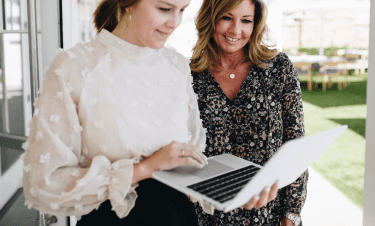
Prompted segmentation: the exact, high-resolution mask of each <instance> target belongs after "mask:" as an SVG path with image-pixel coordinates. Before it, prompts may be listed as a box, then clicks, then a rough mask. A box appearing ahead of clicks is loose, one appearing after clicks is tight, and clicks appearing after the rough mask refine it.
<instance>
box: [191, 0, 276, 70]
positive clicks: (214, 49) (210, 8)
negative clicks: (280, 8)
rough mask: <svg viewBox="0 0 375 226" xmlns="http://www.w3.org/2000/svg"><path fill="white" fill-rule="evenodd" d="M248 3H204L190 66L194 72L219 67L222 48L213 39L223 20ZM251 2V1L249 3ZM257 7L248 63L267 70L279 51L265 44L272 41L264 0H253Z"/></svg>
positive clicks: (224, 0) (220, 0)
mask: <svg viewBox="0 0 375 226" xmlns="http://www.w3.org/2000/svg"><path fill="white" fill-rule="evenodd" d="M243 1H244V0H204V1H203V4H202V6H201V8H200V10H199V12H198V15H197V18H196V20H195V26H196V28H197V30H198V41H197V43H196V44H195V46H194V48H193V56H192V61H191V64H190V67H191V70H192V71H194V72H198V73H199V72H202V71H203V70H205V69H209V70H211V69H213V68H215V67H216V66H217V65H218V64H219V60H220V54H221V48H220V47H219V46H218V45H217V44H216V42H215V40H214V38H213V36H214V34H215V30H216V29H215V28H216V24H217V23H218V22H219V20H220V19H221V18H222V17H223V16H225V15H226V14H227V13H229V12H230V11H231V10H232V9H234V8H236V7H237V6H238V5H239V4H241V3H242V2H243ZM246 1H247V0H246ZM249 1H251V2H253V3H254V5H255V15H254V28H253V32H252V34H251V37H250V39H249V42H248V43H247V44H246V45H245V46H244V48H243V50H244V61H251V62H253V63H254V64H257V65H258V66H260V67H262V68H267V65H266V64H265V63H264V62H265V61H267V60H269V59H271V58H273V57H274V56H275V55H276V54H277V50H271V49H269V47H272V45H267V44H265V43H264V40H269V39H268V35H267V34H268V27H267V24H266V19H267V6H266V5H265V4H264V2H263V1H262V0H249Z"/></svg>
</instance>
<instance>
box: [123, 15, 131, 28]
mask: <svg viewBox="0 0 375 226" xmlns="http://www.w3.org/2000/svg"><path fill="white" fill-rule="evenodd" d="M125 16H126V27H129V24H130V21H131V20H132V15H131V14H130V12H128V13H126V14H125Z"/></svg>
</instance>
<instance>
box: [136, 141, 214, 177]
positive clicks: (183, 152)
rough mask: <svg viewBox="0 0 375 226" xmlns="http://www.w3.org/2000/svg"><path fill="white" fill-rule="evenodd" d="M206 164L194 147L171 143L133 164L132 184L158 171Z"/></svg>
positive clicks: (205, 160) (198, 166) (204, 157)
mask: <svg viewBox="0 0 375 226" xmlns="http://www.w3.org/2000/svg"><path fill="white" fill-rule="evenodd" d="M206 164H207V157H206V156H205V155H204V154H203V153H202V152H200V151H199V150H197V149H196V148H195V147H194V146H192V145H189V144H183V143H180V142H177V141H173V142H172V143H170V144H169V145H167V146H165V147H162V148H161V149H160V150H158V151H157V152H155V153H154V154H153V155H151V156H149V157H148V158H145V159H143V160H141V161H140V163H138V164H134V169H133V180H132V184H135V183H137V182H139V181H141V180H144V179H147V178H152V173H153V172H156V171H159V170H169V169H173V168H176V167H178V166H193V167H197V168H202V167H203V166H204V165H206Z"/></svg>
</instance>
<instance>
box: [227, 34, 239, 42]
mask: <svg viewBox="0 0 375 226" xmlns="http://www.w3.org/2000/svg"><path fill="white" fill-rule="evenodd" d="M224 37H225V38H226V39H228V40H229V41H231V42H237V41H238V40H239V39H237V38H230V37H227V36H225V35H224Z"/></svg>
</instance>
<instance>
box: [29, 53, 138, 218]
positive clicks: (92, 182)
mask: <svg viewBox="0 0 375 226" xmlns="http://www.w3.org/2000/svg"><path fill="white" fill-rule="evenodd" d="M89 50H90V52H91V51H92V49H89ZM78 53H79V52H77V51H76V52H74V51H67V52H62V53H60V54H58V55H57V56H56V57H55V59H54V61H53V62H52V64H51V66H50V68H49V69H48V71H47V74H46V78H45V80H44V82H43V90H42V92H41V94H40V97H39V100H38V101H37V104H36V108H35V111H34V115H33V119H32V123H31V127H30V135H29V137H28V140H27V142H26V143H24V146H23V147H24V149H25V156H24V175H23V186H24V194H25V198H26V205H28V207H29V208H34V209H37V210H39V211H41V212H43V213H49V214H55V215H61V216H69V215H75V216H81V215H85V214H88V213H89V212H91V211H92V210H93V209H95V208H98V207H99V205H100V204H101V203H102V202H104V201H105V200H106V199H110V200H111V204H112V207H113V210H114V211H115V212H116V214H117V215H118V216H119V217H120V218H122V217H125V216H126V215H128V213H129V212H130V210H131V209H132V207H133V206H134V203H135V199H136V196H137V195H136V193H135V191H134V189H135V186H132V185H131V182H132V176H133V164H134V163H135V160H132V159H122V160H119V161H116V162H113V163H111V161H110V160H109V159H108V158H107V157H105V156H104V155H100V156H96V157H94V158H93V159H92V161H91V164H88V165H87V167H86V166H85V167H86V168H85V167H84V166H83V164H81V162H80V160H81V131H82V129H83V128H82V127H81V125H80V121H79V117H78V113H77V110H76V105H77V104H78V100H79V88H78V87H80V86H81V82H82V81H81V80H82V79H83V78H84V77H85V73H86V71H87V68H85V63H86V62H87V59H85V58H83V57H80V56H79V55H78Z"/></svg>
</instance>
